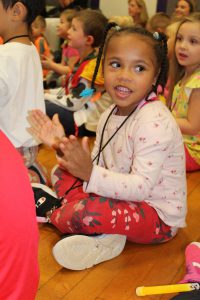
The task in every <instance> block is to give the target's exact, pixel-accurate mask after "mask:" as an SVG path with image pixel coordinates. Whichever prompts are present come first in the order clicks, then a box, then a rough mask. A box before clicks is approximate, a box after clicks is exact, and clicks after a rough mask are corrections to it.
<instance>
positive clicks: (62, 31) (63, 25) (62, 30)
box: [57, 15, 70, 39]
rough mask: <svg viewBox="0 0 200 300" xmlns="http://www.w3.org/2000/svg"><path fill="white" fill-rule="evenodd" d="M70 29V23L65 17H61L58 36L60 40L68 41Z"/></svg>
mask: <svg viewBox="0 0 200 300" xmlns="http://www.w3.org/2000/svg"><path fill="white" fill-rule="evenodd" d="M69 28H70V23H69V22H68V21H67V20H66V18H65V16H64V15H61V16H60V23H59V24H58V26H57V35H58V36H59V37H60V38H63V39H67V37H68V33H67V32H68V30H69Z"/></svg>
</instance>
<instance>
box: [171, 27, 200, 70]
mask: <svg viewBox="0 0 200 300" xmlns="http://www.w3.org/2000/svg"><path fill="white" fill-rule="evenodd" d="M175 53H176V57H177V60H178V62H179V64H180V65H181V66H183V67H185V69H186V71H189V72H193V71H194V70H195V69H197V68H199V67H200V23H199V22H195V23H192V22H185V23H183V24H182V25H181V26H180V28H179V30H178V34H177V38H176V44H175Z"/></svg>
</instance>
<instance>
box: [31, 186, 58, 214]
mask: <svg viewBox="0 0 200 300" xmlns="http://www.w3.org/2000/svg"><path fill="white" fill-rule="evenodd" d="M31 185H32V189H33V192H34V198H35V207H36V215H37V216H38V217H46V213H47V212H50V211H52V210H54V209H56V208H58V207H60V206H61V200H60V199H58V198H57V196H56V193H55V192H54V191H53V190H51V189H50V188H49V187H48V186H46V185H44V184H40V183H32V184H31Z"/></svg>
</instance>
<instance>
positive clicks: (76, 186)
mask: <svg viewBox="0 0 200 300" xmlns="http://www.w3.org/2000/svg"><path fill="white" fill-rule="evenodd" d="M137 107H138V106H136V107H135V108H134V109H133V110H132V111H131V112H130V114H129V115H128V116H127V117H126V118H125V119H124V121H123V122H122V123H121V125H120V126H119V127H118V128H117V130H116V131H115V132H114V133H113V135H111V137H110V138H109V139H108V140H107V142H106V143H105V144H104V145H103V146H102V143H103V136H104V132H105V129H106V125H107V124H108V121H109V119H110V117H111V115H112V114H113V112H114V110H115V109H116V108H117V106H114V108H113V109H112V110H111V112H110V113H109V115H108V117H107V119H106V122H105V124H104V126H103V129H102V134H101V140H100V145H99V151H98V153H97V155H96V156H95V157H94V158H93V160H92V162H94V161H95V160H96V159H97V165H98V164H99V159H100V154H101V152H102V151H103V150H104V149H105V147H106V146H107V145H108V144H109V143H110V141H111V140H112V139H113V137H114V136H115V135H116V134H117V132H118V131H119V130H120V128H122V126H123V125H124V123H125V122H126V121H127V120H128V119H129V118H130V116H131V115H132V114H133V113H134V111H135V110H136V109H137ZM78 181H80V179H79V178H77V179H76V180H75V181H74V183H73V184H72V185H71V187H70V188H69V189H68V190H67V191H66V192H65V193H64V195H63V196H62V197H61V198H60V200H63V199H64V197H65V196H66V195H67V194H68V193H69V192H70V191H71V190H74V189H76V188H78V187H80V186H82V185H83V182H81V183H80V184H79V185H76V184H77V182H78Z"/></svg>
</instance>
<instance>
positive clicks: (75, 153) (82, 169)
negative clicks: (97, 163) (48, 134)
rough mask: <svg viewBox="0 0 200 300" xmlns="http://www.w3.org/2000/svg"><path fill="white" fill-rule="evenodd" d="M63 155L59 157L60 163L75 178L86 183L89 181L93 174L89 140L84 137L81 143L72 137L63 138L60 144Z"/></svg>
mask: <svg viewBox="0 0 200 300" xmlns="http://www.w3.org/2000/svg"><path fill="white" fill-rule="evenodd" d="M59 148H60V150H61V152H62V153H63V155H62V156H60V157H58V163H59V164H60V165H61V167H62V168H65V169H67V170H68V172H70V173H71V174H72V175H73V176H75V177H78V178H80V179H82V180H84V181H89V180H90V176H91V173H92V167H93V164H92V159H91V153H90V148H89V143H88V138H87V137H84V138H83V139H82V141H81V143H80V142H79V141H78V139H77V138H76V137H75V136H73V135H71V136H70V137H69V138H63V139H62V142H61V143H60V144H59Z"/></svg>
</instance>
